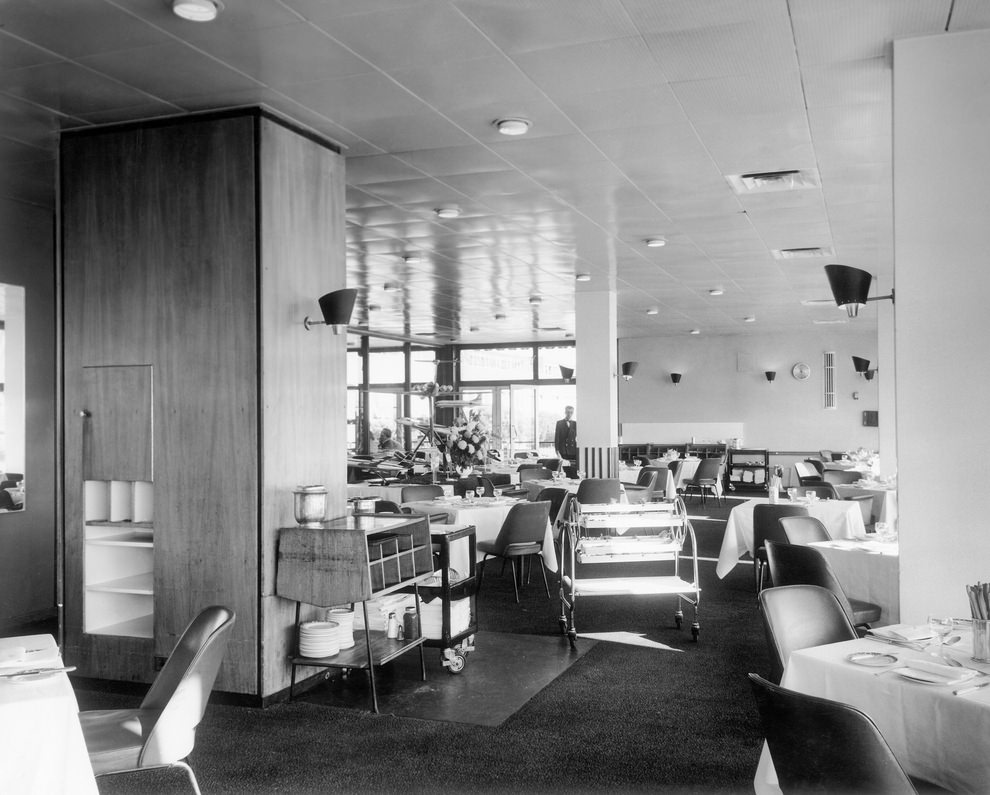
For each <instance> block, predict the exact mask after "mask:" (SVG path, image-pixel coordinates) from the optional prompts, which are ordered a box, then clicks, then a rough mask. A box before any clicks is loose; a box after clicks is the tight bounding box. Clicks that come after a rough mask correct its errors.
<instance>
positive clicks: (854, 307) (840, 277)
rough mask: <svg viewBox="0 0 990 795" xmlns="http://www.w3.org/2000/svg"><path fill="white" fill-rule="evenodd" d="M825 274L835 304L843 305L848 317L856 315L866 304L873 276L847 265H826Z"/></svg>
mask: <svg viewBox="0 0 990 795" xmlns="http://www.w3.org/2000/svg"><path fill="white" fill-rule="evenodd" d="M825 274H826V275H827V276H828V284H829V287H831V288H832V297H833V298H835V303H836V305H837V306H844V307H845V308H846V313H847V314H848V315H849V317H856V316H857V315H858V314H859V308H860V307H861V306H866V301H867V299H868V296H869V295H870V283H871V282H872V281H873V276H872V275H871V274H870V273H868V272H867V271H864V270H860V269H859V268H852V267H850V266H849V265H826V266H825Z"/></svg>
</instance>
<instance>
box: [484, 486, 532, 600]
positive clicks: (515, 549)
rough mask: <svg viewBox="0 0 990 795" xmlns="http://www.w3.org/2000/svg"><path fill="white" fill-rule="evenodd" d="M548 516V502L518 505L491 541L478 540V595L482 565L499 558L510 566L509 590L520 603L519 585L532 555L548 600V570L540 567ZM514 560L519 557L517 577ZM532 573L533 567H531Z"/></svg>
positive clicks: (506, 517)
mask: <svg viewBox="0 0 990 795" xmlns="http://www.w3.org/2000/svg"><path fill="white" fill-rule="evenodd" d="M549 516H550V502H549V501H543V502H518V503H516V504H515V505H513V506H512V507H511V508H510V509H509V512H508V513H507V514H506V515H505V519H504V520H503V521H502V527H501V528H500V529H499V531H498V536H496V537H495V540H494V541H479V542H478V543H477V549H478V551H479V552H483V553H484V557H483V558H482V559H481V563H480V564H479V567H480V572H479V575H478V592H479V593H480V591H481V585H482V583H483V582H484V579H485V564H486V563H487V562H488V559H489V558H502V561H503V570H504V568H505V566H504V563H505V561H508V562H509V563H510V564H511V566H512V589H513V591H515V594H516V604H518V603H519V583H520V582H521V581H522V578H523V575H524V573H525V559H526V558H531V557H532V556H533V555H535V556H536V557H537V559H538V560H539V562H540V571H541V572H542V573H543V587H544V588H546V591H547V598H548V599H549V598H550V584H549V582H548V581H547V570H546V567H545V566H544V565H543V557H542V552H543V539H544V538H545V536H546V532H547V522H548V521H549ZM516 558H520V559H521V560H520V570H519V573H518V576H517V574H516ZM530 571H532V564H530Z"/></svg>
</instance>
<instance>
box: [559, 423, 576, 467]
mask: <svg viewBox="0 0 990 795" xmlns="http://www.w3.org/2000/svg"><path fill="white" fill-rule="evenodd" d="M553 446H554V449H555V450H556V451H557V455H558V456H560V457H561V458H566V459H567V460H568V461H576V460H577V423H576V422H575V421H574V420H557V427H556V429H555V430H554V433H553Z"/></svg>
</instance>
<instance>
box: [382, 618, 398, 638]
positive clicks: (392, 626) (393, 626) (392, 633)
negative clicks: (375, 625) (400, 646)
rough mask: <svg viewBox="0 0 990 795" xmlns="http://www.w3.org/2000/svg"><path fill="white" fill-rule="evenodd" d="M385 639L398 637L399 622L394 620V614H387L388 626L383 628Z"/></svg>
mask: <svg viewBox="0 0 990 795" xmlns="http://www.w3.org/2000/svg"><path fill="white" fill-rule="evenodd" d="M385 637H388V638H398V637H399V622H398V621H397V620H396V618H395V613H389V614H388V625H387V626H386V628H385Z"/></svg>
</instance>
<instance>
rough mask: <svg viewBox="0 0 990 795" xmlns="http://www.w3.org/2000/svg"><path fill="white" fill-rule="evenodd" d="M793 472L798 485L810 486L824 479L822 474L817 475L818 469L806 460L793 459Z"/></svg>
mask: <svg viewBox="0 0 990 795" xmlns="http://www.w3.org/2000/svg"><path fill="white" fill-rule="evenodd" d="M794 473H795V474H796V475H797V480H798V485H799V486H811V485H813V484H815V483H822V482H823V480H824V476H823V475H819V474H818V470H817V469H815V467H813V466H812V465H811V464H809V463H808V462H807V461H795V462H794Z"/></svg>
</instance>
